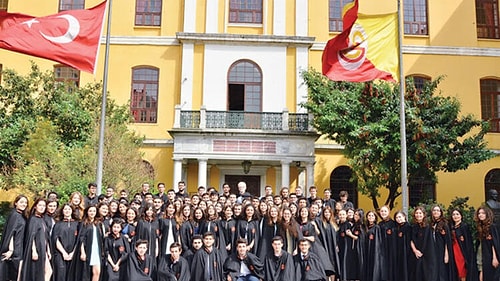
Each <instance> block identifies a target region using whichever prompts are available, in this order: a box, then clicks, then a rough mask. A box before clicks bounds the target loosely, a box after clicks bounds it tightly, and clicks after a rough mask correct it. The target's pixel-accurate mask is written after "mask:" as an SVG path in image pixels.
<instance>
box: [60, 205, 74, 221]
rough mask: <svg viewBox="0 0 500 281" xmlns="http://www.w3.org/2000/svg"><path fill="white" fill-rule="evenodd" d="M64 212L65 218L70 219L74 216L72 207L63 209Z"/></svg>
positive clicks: (66, 206)
mask: <svg viewBox="0 0 500 281" xmlns="http://www.w3.org/2000/svg"><path fill="white" fill-rule="evenodd" d="M62 212H63V216H64V218H66V219H69V218H71V215H72V214H73V209H71V207H70V206H68V205H65V206H64V208H63V209H62Z"/></svg>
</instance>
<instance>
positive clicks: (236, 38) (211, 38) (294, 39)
mask: <svg viewBox="0 0 500 281" xmlns="http://www.w3.org/2000/svg"><path fill="white" fill-rule="evenodd" d="M176 35H177V36H176V37H177V39H178V40H179V41H180V42H192V43H200V44H206V43H212V44H262V43H265V44H267V45H286V46H288V45H294V46H307V47H311V46H313V44H314V40H315V37H307V36H283V35H255V34H227V33H189V32H177V33H176Z"/></svg>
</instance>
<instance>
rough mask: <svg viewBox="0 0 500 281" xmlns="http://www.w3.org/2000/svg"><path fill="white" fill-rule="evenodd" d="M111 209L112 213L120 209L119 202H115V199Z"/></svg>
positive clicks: (110, 205) (110, 206)
mask: <svg viewBox="0 0 500 281" xmlns="http://www.w3.org/2000/svg"><path fill="white" fill-rule="evenodd" d="M109 211H110V212H111V213H113V214H114V213H116V211H118V204H117V203H116V202H114V201H113V202H111V203H110V204H109Z"/></svg>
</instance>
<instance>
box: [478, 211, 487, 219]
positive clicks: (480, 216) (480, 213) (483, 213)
mask: <svg viewBox="0 0 500 281" xmlns="http://www.w3.org/2000/svg"><path fill="white" fill-rule="evenodd" d="M477 218H478V219H479V220H480V221H484V220H486V211H485V210H483V209H479V211H477Z"/></svg>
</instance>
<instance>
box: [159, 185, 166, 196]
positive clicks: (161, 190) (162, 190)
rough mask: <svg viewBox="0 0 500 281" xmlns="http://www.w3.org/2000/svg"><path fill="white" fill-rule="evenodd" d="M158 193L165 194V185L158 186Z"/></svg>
mask: <svg viewBox="0 0 500 281" xmlns="http://www.w3.org/2000/svg"><path fill="white" fill-rule="evenodd" d="M158 192H160V193H162V194H163V193H164V192H165V185H163V184H160V185H158Z"/></svg>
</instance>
